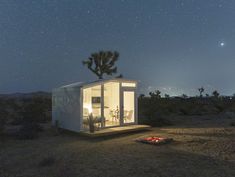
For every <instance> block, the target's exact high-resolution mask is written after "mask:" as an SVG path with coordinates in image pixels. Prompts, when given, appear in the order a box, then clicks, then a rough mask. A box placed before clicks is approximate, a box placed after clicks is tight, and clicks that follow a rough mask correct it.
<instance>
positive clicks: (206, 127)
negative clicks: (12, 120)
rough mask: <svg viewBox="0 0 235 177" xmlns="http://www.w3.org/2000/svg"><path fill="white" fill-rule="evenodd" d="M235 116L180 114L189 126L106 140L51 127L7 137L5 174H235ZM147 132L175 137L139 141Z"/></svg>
mask: <svg viewBox="0 0 235 177" xmlns="http://www.w3.org/2000/svg"><path fill="white" fill-rule="evenodd" d="M172 119H173V118H172ZM186 120H188V121H186ZM234 120H235V119H234V118H221V117H219V116H212V117H210V116H181V117H175V118H174V121H176V122H177V121H178V122H184V123H185V125H183V124H182V123H180V125H181V126H178V125H174V126H170V127H160V128H151V129H150V130H149V131H142V132H138V133H131V134H122V135H118V136H117V135H116V136H111V137H102V138H88V137H83V136H81V135H79V134H76V133H68V132H62V133H60V134H59V135H55V133H54V131H52V129H51V128H50V126H46V127H47V128H45V130H44V131H43V132H41V133H40V136H39V138H38V139H34V140H17V139H15V138H7V139H5V140H2V142H1V145H0V162H1V163H0V176H1V177H33V176H35V177H75V176H81V177H88V176H89V177H90V176H92V177H96V176H97V177H101V176H102V177H105V176H107V177H110V176H137V177H138V176H140V177H142V176H150V177H151V176H154V177H166V176H170V177H172V176H173V177H183V176H185V177H189V176H190V177H191V176H192V177H193V176H195V177H198V176H200V177H204V176H205V177H234V176H235V168H234V167H235V128H234V126H231V125H229V122H232V121H234ZM147 135H156V136H160V137H168V138H173V139H174V141H173V142H172V143H169V144H165V145H159V146H155V145H148V144H142V143H139V142H135V139H136V138H139V137H142V136H147Z"/></svg>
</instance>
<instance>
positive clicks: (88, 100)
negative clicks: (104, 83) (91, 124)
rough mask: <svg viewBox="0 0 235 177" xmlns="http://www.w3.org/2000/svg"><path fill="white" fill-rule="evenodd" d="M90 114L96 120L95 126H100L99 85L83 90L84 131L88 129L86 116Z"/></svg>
mask: <svg viewBox="0 0 235 177" xmlns="http://www.w3.org/2000/svg"><path fill="white" fill-rule="evenodd" d="M90 113H92V115H93V117H94V118H95V119H96V120H97V124H98V125H97V126H101V120H102V119H101V85H98V86H94V87H89V88H85V89H83V128H84V129H87V128H88V116H89V114H90ZM99 120H100V121H99Z"/></svg>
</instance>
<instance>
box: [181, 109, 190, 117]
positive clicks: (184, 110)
mask: <svg viewBox="0 0 235 177" xmlns="http://www.w3.org/2000/svg"><path fill="white" fill-rule="evenodd" d="M179 111H180V113H181V114H183V115H189V111H188V110H187V109H185V108H180V109H179Z"/></svg>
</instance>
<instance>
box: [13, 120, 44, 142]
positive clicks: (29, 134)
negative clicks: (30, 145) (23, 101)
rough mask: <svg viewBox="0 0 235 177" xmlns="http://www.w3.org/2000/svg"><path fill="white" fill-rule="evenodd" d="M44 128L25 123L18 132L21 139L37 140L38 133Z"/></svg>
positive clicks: (35, 124) (32, 123)
mask: <svg viewBox="0 0 235 177" xmlns="http://www.w3.org/2000/svg"><path fill="white" fill-rule="evenodd" d="M42 130H43V128H42V127H41V126H40V125H39V124H37V123H34V122H25V123H24V124H23V125H22V127H21V128H20V130H19V132H18V138H19V139H35V138H38V132H39V131H42Z"/></svg>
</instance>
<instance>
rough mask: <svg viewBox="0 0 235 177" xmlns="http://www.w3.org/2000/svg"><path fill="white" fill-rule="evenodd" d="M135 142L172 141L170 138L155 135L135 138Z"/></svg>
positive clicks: (158, 142) (154, 143)
mask: <svg viewBox="0 0 235 177" xmlns="http://www.w3.org/2000/svg"><path fill="white" fill-rule="evenodd" d="M136 141H137V142H141V143H147V144H153V145H160V144H168V143H170V142H172V141H173V139H172V138H162V137H157V136H148V137H142V138H138V139H136Z"/></svg>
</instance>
